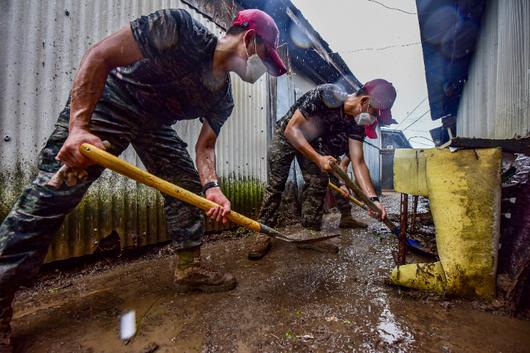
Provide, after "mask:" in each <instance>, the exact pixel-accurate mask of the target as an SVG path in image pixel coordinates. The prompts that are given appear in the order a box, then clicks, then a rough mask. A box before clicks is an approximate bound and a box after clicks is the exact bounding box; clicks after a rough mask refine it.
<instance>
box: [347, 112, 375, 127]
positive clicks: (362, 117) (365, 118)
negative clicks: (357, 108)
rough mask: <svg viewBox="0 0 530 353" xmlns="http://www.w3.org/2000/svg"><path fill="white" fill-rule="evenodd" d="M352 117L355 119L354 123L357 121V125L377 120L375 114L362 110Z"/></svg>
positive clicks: (364, 124) (365, 124)
mask: <svg viewBox="0 0 530 353" xmlns="http://www.w3.org/2000/svg"><path fill="white" fill-rule="evenodd" d="M353 119H355V123H357V125H359V126H368V125H372V124H373V123H374V122H375V121H376V120H377V118H376V117H375V116H373V115H372V114H370V113H368V112H362V113H361V114H359V115H357V116H356V117H354V118H353Z"/></svg>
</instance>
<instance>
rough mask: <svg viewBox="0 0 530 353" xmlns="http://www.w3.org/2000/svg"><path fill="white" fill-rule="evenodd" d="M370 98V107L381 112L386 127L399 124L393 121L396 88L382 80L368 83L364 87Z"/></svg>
mask: <svg viewBox="0 0 530 353" xmlns="http://www.w3.org/2000/svg"><path fill="white" fill-rule="evenodd" d="M362 90H363V91H366V93H368V95H369V96H370V106H372V108H374V109H377V110H379V119H380V120H381V121H382V122H383V124H385V125H390V124H397V121H395V120H394V119H392V112H391V111H390V109H391V108H392V105H393V104H394V101H395V100H396V95H397V93H396V89H395V88H394V86H393V85H392V84H391V83H390V82H388V81H387V80H384V79H382V78H377V79H375V80H372V81H368V82H366V83H365V84H364V85H363V87H362Z"/></svg>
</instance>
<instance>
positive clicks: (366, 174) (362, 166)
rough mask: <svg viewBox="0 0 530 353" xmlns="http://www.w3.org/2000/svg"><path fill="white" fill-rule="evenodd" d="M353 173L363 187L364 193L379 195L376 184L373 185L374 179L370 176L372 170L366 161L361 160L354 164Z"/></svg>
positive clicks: (370, 195)
mask: <svg viewBox="0 0 530 353" xmlns="http://www.w3.org/2000/svg"><path fill="white" fill-rule="evenodd" d="M353 173H354V174H355V179H356V180H357V183H358V184H359V186H360V187H361V189H362V191H363V192H364V194H365V195H366V196H368V197H372V196H377V193H376V192H375V189H374V186H373V185H372V179H371V178H370V171H369V170H368V167H367V166H366V163H364V162H361V163H358V164H357V165H354V166H353Z"/></svg>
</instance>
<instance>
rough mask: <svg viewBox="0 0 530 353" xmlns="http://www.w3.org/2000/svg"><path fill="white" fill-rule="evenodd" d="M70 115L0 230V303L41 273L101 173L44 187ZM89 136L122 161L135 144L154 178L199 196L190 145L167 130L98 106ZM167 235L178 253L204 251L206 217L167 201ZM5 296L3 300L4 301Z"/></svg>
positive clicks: (90, 171)
mask: <svg viewBox="0 0 530 353" xmlns="http://www.w3.org/2000/svg"><path fill="white" fill-rule="evenodd" d="M69 115H70V109H69V105H68V104H67V106H66V108H65V109H64V110H63V111H62V112H61V114H60V116H59V119H58V121H57V124H56V127H55V130H54V131H53V133H52V134H51V136H50V137H49V139H48V141H47V143H46V145H45V147H44V148H43V149H42V151H41V152H40V155H39V162H38V175H37V177H36V179H35V180H34V181H33V183H32V184H31V185H29V186H28V187H27V188H26V189H25V190H24V191H23V193H22V194H21V195H20V197H19V198H18V200H17V202H16V203H15V205H14V206H13V208H12V210H11V212H10V213H9V214H8V216H7V217H6V218H5V220H4V222H3V223H2V225H1V226H0V288H1V290H0V301H1V297H2V296H4V295H7V294H6V293H5V291H7V290H8V289H16V288H17V287H18V286H19V285H21V284H24V283H27V282H28V281H30V280H31V279H32V277H33V276H34V275H35V274H36V273H37V272H38V270H39V268H40V265H41V264H42V262H43V260H44V257H45V256H46V253H47V251H48V246H49V244H50V242H51V241H52V239H53V236H54V235H55V233H56V232H57V231H58V229H59V227H60V226H61V224H62V222H63V219H64V218H65V216H66V214H68V213H69V212H70V211H72V210H73V209H74V207H76V205H77V204H78V203H79V202H80V201H81V199H82V197H83V195H84V194H85V192H86V191H87V189H88V187H89V186H90V185H91V184H92V182H94V181H95V180H96V179H97V178H98V177H99V176H100V174H101V173H102V171H103V168H101V167H99V166H90V167H89V168H88V169H87V172H88V175H89V176H88V178H87V180H86V181H84V182H81V183H79V184H77V185H76V186H73V187H68V186H66V185H63V186H62V187H61V188H59V189H58V190H55V189H53V188H50V187H48V186H47V185H46V184H47V182H48V181H49V180H50V178H51V177H52V176H53V174H55V172H56V171H57V170H58V169H59V167H60V163H59V162H58V161H56V160H55V156H56V155H57V153H58V151H59V149H60V148H61V146H62V145H63V143H64V141H65V140H66V137H67V136H68V121H69ZM90 128H91V131H92V132H93V133H94V134H95V135H97V136H99V137H100V138H101V139H102V140H107V141H109V142H110V143H111V145H112V147H111V149H110V150H109V152H110V153H112V154H115V155H119V154H120V153H121V152H123V150H125V148H126V147H127V146H128V145H129V144H132V146H133V147H134V149H135V150H136V152H137V154H138V156H139V157H140V159H141V160H142V162H143V164H144V165H145V166H146V168H147V169H148V170H149V171H150V172H152V173H153V174H155V175H158V176H160V177H162V178H164V179H167V180H169V181H171V182H173V183H176V184H178V185H180V186H182V187H184V188H186V189H188V190H190V191H193V192H196V193H200V191H201V184H200V181H199V176H198V173H197V171H196V169H195V167H194V164H193V162H192V160H191V159H190V156H189V154H188V151H187V150H186V147H187V145H186V143H185V142H184V141H182V140H181V139H180V138H179V136H178V135H177V133H176V131H175V130H174V129H172V128H171V126H169V125H164V124H162V123H160V122H155V121H154V120H152V119H151V120H150V119H147V118H143V117H139V116H137V115H135V114H133V113H130V112H127V111H124V110H120V109H119V108H118V107H114V106H109V105H108V104H107V103H102V102H100V103H98V105H97V107H96V110H95V111H94V113H93V115H92V119H91V122H90ZM164 202H165V207H164V211H165V216H166V220H167V227H168V233H169V234H170V236H171V237H172V239H173V242H174V244H175V246H176V247H177V248H189V247H193V246H197V245H200V244H201V242H202V236H203V214H202V212H201V211H200V210H199V209H197V208H195V207H191V206H189V205H187V204H184V203H183V202H181V201H178V200H176V199H174V198H171V197H168V196H164ZM2 294H3V295H2Z"/></svg>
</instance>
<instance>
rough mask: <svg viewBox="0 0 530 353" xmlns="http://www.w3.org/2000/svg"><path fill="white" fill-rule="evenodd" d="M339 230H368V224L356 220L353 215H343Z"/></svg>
mask: <svg viewBox="0 0 530 353" xmlns="http://www.w3.org/2000/svg"><path fill="white" fill-rule="evenodd" d="M339 228H349V229H355V228H368V224H366V223H364V222H360V221H357V220H355V219H354V218H353V217H352V215H351V213H350V212H348V213H341V215H340V223H339Z"/></svg>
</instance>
